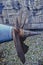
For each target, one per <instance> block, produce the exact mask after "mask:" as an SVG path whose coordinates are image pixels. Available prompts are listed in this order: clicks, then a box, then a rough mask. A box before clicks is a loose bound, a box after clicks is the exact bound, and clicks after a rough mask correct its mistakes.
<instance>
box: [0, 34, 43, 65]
mask: <svg viewBox="0 0 43 65" xmlns="http://www.w3.org/2000/svg"><path fill="white" fill-rule="evenodd" d="M25 44H27V45H28V46H29V49H28V52H27V53H26V54H25V57H26V62H25V65H38V61H39V60H43V34H42V35H36V36H33V37H32V36H31V37H29V38H27V39H26V41H25ZM0 51H2V52H3V53H2V54H1V56H2V57H1V58H0V65H23V64H22V63H21V61H20V59H19V58H18V56H17V52H16V48H15V44H14V43H13V41H11V42H8V43H7V42H6V43H4V44H0Z"/></svg>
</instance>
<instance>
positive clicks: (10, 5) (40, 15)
mask: <svg viewBox="0 0 43 65" xmlns="http://www.w3.org/2000/svg"><path fill="white" fill-rule="evenodd" d="M0 3H1V2H0ZM2 3H3V5H4V8H3V11H2V15H0V23H1V22H2V23H3V22H4V23H7V24H12V25H13V24H15V22H16V17H18V16H19V14H20V11H21V10H22V11H23V15H22V16H23V17H24V16H26V15H27V16H28V17H27V19H28V20H27V21H26V26H24V28H25V27H27V26H28V27H27V28H29V27H31V28H34V27H38V28H40V27H41V28H42V27H43V24H42V23H43V0H41V1H40V0H7V1H6V0H3V1H2ZM0 11H1V10H0ZM28 23H29V24H28ZM22 24H23V23H22ZM35 24H36V25H35Z"/></svg>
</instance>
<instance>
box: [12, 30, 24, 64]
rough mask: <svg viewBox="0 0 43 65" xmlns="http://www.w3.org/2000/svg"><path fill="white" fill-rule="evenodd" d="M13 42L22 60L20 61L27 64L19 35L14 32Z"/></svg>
mask: <svg viewBox="0 0 43 65" xmlns="http://www.w3.org/2000/svg"><path fill="white" fill-rule="evenodd" d="M13 40H14V42H15V46H16V50H17V54H18V57H19V58H20V60H21V61H22V63H23V64H24V63H25V56H24V52H23V49H22V46H21V42H20V38H19V35H18V33H17V32H15V31H14V32H13Z"/></svg>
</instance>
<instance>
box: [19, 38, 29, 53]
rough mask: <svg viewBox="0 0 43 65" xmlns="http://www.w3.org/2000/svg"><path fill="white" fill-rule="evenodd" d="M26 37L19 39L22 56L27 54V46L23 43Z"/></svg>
mask: <svg viewBox="0 0 43 65" xmlns="http://www.w3.org/2000/svg"><path fill="white" fill-rule="evenodd" d="M25 39H26V37H20V41H21V46H22V49H23V52H24V54H26V53H27V51H28V48H29V46H27V45H26V44H25V43H24V42H23V41H25Z"/></svg>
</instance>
